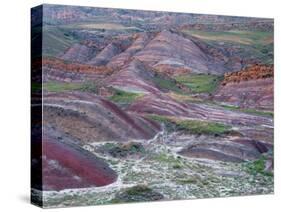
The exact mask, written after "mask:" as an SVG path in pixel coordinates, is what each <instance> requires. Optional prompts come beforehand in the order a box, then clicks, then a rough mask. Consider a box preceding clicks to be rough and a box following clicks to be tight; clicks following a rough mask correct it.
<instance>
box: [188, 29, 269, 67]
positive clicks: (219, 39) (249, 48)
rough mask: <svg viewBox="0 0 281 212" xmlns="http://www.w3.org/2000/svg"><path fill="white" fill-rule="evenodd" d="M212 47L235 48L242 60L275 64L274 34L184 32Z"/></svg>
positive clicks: (258, 32)
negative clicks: (247, 59)
mask: <svg viewBox="0 0 281 212" xmlns="http://www.w3.org/2000/svg"><path fill="white" fill-rule="evenodd" d="M183 32H184V33H186V34H189V35H192V36H194V37H197V38H199V39H201V40H203V41H205V42H207V43H208V44H210V45H213V46H221V45H223V46H224V47H226V48H229V47H230V48H231V47H235V48H236V49H238V50H239V54H240V56H241V57H242V58H253V57H254V58H258V59H260V60H261V61H262V62H264V63H268V64H272V63H273V33H272V32H264V31H238V30H236V31H235V30H231V31H221V32H209V31H199V30H184V31H183Z"/></svg>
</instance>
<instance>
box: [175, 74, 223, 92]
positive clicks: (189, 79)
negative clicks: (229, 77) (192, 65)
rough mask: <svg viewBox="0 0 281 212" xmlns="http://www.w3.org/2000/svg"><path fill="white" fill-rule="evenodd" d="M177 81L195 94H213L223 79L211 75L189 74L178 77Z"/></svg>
mask: <svg viewBox="0 0 281 212" xmlns="http://www.w3.org/2000/svg"><path fill="white" fill-rule="evenodd" d="M175 79H176V81H177V82H179V83H181V84H183V85H185V86H187V87H188V88H190V89H191V91H192V92H193V93H212V92H213V91H215V90H216V88H217V86H218V85H219V83H220V81H221V80H222V79H223V78H222V77H221V76H216V75H211V74H188V75H184V76H177V77H175Z"/></svg>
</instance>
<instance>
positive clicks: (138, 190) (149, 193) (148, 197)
mask: <svg viewBox="0 0 281 212" xmlns="http://www.w3.org/2000/svg"><path fill="white" fill-rule="evenodd" d="M163 198H164V197H163V195H162V194H160V193H158V192H156V191H153V190H152V189H151V188H149V187H148V186H146V185H137V186H134V187H131V188H128V189H126V190H125V191H123V192H121V193H119V194H117V195H116V197H115V198H114V199H113V200H112V203H120V202H144V201H156V200H161V199H163Z"/></svg>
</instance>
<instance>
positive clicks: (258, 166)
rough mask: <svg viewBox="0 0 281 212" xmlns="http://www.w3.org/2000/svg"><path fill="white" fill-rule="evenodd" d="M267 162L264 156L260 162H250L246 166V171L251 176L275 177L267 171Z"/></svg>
mask: <svg viewBox="0 0 281 212" xmlns="http://www.w3.org/2000/svg"><path fill="white" fill-rule="evenodd" d="M265 162H266V157H265V156H262V157H261V158H259V159H258V160H255V161H251V162H248V163H247V164H246V170H247V171H248V172H249V173H250V174H251V175H257V174H262V175H266V176H273V174H272V172H268V171H266V170H265Z"/></svg>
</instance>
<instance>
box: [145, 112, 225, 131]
mask: <svg viewBox="0 0 281 212" xmlns="http://www.w3.org/2000/svg"><path fill="white" fill-rule="evenodd" d="M148 117H149V118H151V119H153V120H155V121H159V122H162V123H164V124H165V126H166V128H167V130H168V131H175V130H178V131H183V132H186V133H191V134H207V135H222V134H226V133H229V132H230V131H231V127H230V126H228V125H224V124H221V123H217V122H207V121H199V120H179V119H175V118H174V117H167V116H159V115H150V116H148Z"/></svg>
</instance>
